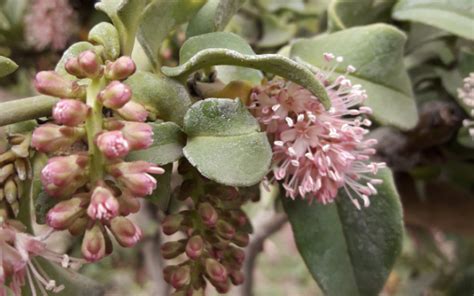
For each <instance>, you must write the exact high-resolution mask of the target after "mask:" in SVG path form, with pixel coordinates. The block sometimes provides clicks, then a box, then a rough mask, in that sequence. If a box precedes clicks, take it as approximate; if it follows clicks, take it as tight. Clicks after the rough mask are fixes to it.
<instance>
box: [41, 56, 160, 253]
mask: <svg viewBox="0 0 474 296" xmlns="http://www.w3.org/2000/svg"><path fill="white" fill-rule="evenodd" d="M65 69H66V71H68V72H69V74H71V75H74V76H76V77H77V78H89V79H90V83H89V84H88V85H84V84H83V82H84V80H82V81H81V82H79V80H77V81H70V80H68V79H66V78H64V77H62V76H61V75H60V74H58V73H56V72H53V71H46V72H40V73H38V74H37V76H36V88H37V89H38V91H40V92H42V93H43V94H47V95H52V96H57V97H61V98H62V99H61V100H60V101H59V102H58V103H57V104H56V105H55V107H54V109H53V119H54V123H46V124H43V125H41V126H40V127H38V128H37V129H36V130H35V131H34V132H33V136H32V146H33V147H35V148H36V149H37V150H38V151H41V152H45V153H49V154H52V155H54V154H58V153H60V154H61V156H54V157H52V158H51V159H49V161H48V163H47V165H46V166H45V167H44V168H43V170H42V172H41V181H42V184H43V188H44V190H45V192H46V193H47V194H48V195H49V196H50V197H51V198H58V199H60V200H61V201H59V202H58V203H57V204H56V205H55V206H54V207H53V208H52V209H51V210H50V211H49V212H48V214H47V219H46V220H47V224H48V225H49V226H50V227H52V228H54V229H56V230H66V229H67V230H69V232H70V233H71V234H73V235H82V234H84V239H83V243H82V253H83V255H84V257H85V259H87V260H88V261H91V262H92V261H97V260H100V259H101V258H103V257H104V256H105V255H107V254H109V253H110V252H111V249H110V246H111V244H110V242H109V240H110V239H109V234H112V235H113V236H114V237H115V238H116V240H117V242H118V243H119V244H120V245H122V246H124V247H131V246H133V245H135V244H136V243H137V242H138V241H139V239H140V238H141V235H142V232H141V230H140V228H139V227H138V226H136V225H135V224H134V223H133V222H132V221H131V220H129V219H128V218H125V216H127V215H129V214H130V213H135V212H137V211H138V210H139V208H140V204H139V202H138V200H137V199H136V198H137V197H145V196H147V195H149V194H151V193H152V192H153V190H154V189H155V188H156V186H157V182H156V180H155V178H154V177H153V176H152V175H155V174H162V173H163V172H164V170H163V169H162V168H160V167H158V166H156V165H154V164H152V163H148V162H145V161H137V162H126V161H125V160H124V158H125V157H126V156H127V154H128V153H129V152H130V151H133V150H139V149H146V148H148V147H149V146H150V145H151V144H152V143H153V131H152V129H151V127H150V126H149V125H148V124H147V123H145V122H144V121H145V120H146V118H147V111H146V110H145V108H144V107H143V106H142V105H140V104H139V103H135V102H132V101H131V98H132V92H131V89H130V88H129V87H128V86H127V85H126V84H124V83H123V82H121V81H122V80H124V79H126V78H127V77H129V76H130V75H132V74H133V73H134V72H135V64H134V62H133V61H132V59H131V58H129V57H120V58H119V59H117V60H115V61H106V62H105V63H104V62H102V57H101V56H100V55H99V54H97V53H96V52H94V51H92V50H87V51H84V52H82V53H81V54H80V55H79V56H77V57H73V58H70V59H69V60H68V61H66V63H65ZM104 114H106V115H104ZM86 149H87V151H86ZM71 150H72V151H74V153H70V151H71Z"/></svg>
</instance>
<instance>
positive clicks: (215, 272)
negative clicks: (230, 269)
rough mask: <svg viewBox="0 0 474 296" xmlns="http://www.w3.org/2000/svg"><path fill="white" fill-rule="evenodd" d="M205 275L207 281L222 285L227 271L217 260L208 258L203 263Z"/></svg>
mask: <svg viewBox="0 0 474 296" xmlns="http://www.w3.org/2000/svg"><path fill="white" fill-rule="evenodd" d="M204 268H205V271H206V275H207V276H208V277H209V279H210V280H211V281H213V282H216V283H223V282H226V281H227V269H226V268H225V267H224V265H222V264H220V263H219V262H218V261H217V260H215V259H212V258H208V259H206V261H205V263H204Z"/></svg>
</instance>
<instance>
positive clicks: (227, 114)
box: [184, 99, 272, 186]
mask: <svg viewBox="0 0 474 296" xmlns="http://www.w3.org/2000/svg"><path fill="white" fill-rule="evenodd" d="M259 129H260V128H259V125H258V122H257V121H256V119H255V118H254V117H253V116H252V115H251V114H250V113H249V112H248V110H247V109H246V108H245V106H243V105H242V103H241V102H240V101H239V100H227V99H206V100H203V101H199V102H197V103H195V104H194V105H193V106H192V107H191V108H190V109H189V111H188V112H187V113H186V116H185V118H184V130H185V133H186V134H187V135H188V142H187V144H186V147H185V148H184V155H185V156H186V158H187V159H188V160H189V162H190V163H191V164H192V165H194V166H195V167H196V168H197V169H198V170H199V172H200V173H201V174H202V175H203V176H205V177H207V178H209V179H212V180H214V181H216V182H218V183H221V184H225V185H231V186H250V185H254V184H256V183H258V182H260V181H261V180H262V179H263V177H264V176H265V174H266V173H267V172H268V169H269V166H270V161H271V157H272V152H271V148H270V144H269V143H268V140H267V136H266V134H265V133H261V132H259Z"/></svg>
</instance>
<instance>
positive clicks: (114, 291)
mask: <svg viewBox="0 0 474 296" xmlns="http://www.w3.org/2000/svg"><path fill="white" fill-rule="evenodd" d="M94 2H95V1H93V0H70V1H67V0H54V1H53V0H48V1H46V0H0V55H4V56H7V57H10V58H11V59H13V60H14V61H15V62H16V63H17V64H19V65H20V68H19V70H18V71H16V72H15V73H14V74H13V75H10V76H8V77H6V78H2V79H0V101H5V100H11V99H15V98H19V97H24V96H31V95H34V94H35V91H34V89H33V87H32V84H31V81H32V78H33V75H34V74H35V73H36V72H37V71H39V70H44V69H51V68H53V67H54V65H55V64H56V63H57V61H58V60H59V59H60V57H61V55H62V51H63V50H64V49H65V48H67V46H68V45H70V44H72V43H74V42H77V41H80V40H84V39H86V37H87V32H88V30H89V29H90V28H91V27H92V26H93V25H95V24H97V23H98V22H100V21H104V20H106V19H107V18H106V16H105V15H104V14H103V13H101V12H99V11H96V10H95V9H94ZM376 22H385V23H388V24H392V25H395V26H397V27H398V28H399V29H401V30H403V31H404V32H405V33H406V35H407V38H408V40H407V43H406V47H405V56H404V64H405V67H406V68H407V70H408V72H409V76H410V78H411V83H412V89H413V91H414V97H415V99H416V103H417V107H418V112H419V115H420V121H419V123H418V125H417V126H416V127H415V128H414V129H412V130H409V131H401V130H398V129H396V128H394V127H390V126H375V128H374V131H373V133H372V135H373V136H374V137H376V138H378V139H379V140H380V143H379V147H378V151H379V152H378V157H379V158H381V159H382V160H384V161H387V162H388V164H389V165H390V167H391V168H392V169H393V170H394V172H395V176H396V181H397V187H398V190H399V192H400V194H401V197H402V202H403V206H404V216H405V225H406V235H405V239H404V245H403V252H402V255H401V257H400V258H399V260H398V261H397V263H396V266H395V268H394V270H393V272H392V273H391V275H390V277H389V279H388V281H387V283H386V286H385V288H384V291H383V293H382V294H383V295H473V293H474V219H473V217H474V194H473V193H474V140H473V138H472V137H470V136H469V134H468V132H467V128H465V127H463V126H462V121H463V120H464V119H466V118H468V117H469V112H470V111H471V110H470V109H469V108H468V107H467V106H466V105H464V104H463V102H462V101H460V100H459V98H458V91H457V89H458V88H460V87H462V85H463V82H462V79H463V78H464V77H466V76H468V75H469V73H471V72H474V46H473V44H474V42H473V40H474V3H473V1H472V0H451V1H440V0H426V1H416V0H399V1H395V0H385V1H380V0H361V1H356V0H354V1H347V0H340V1H339V0H332V1H331V0H248V1H246V2H245V4H244V5H243V6H242V8H241V9H240V10H239V12H238V13H237V14H236V15H235V16H234V17H233V18H232V19H231V21H230V23H229V24H228V26H227V27H226V28H225V31H230V32H234V33H236V34H238V35H240V36H242V37H244V38H245V39H246V40H247V41H248V42H249V44H250V45H251V46H252V48H253V49H254V50H255V52H256V53H275V52H278V53H280V54H283V55H289V51H290V46H291V44H292V43H293V42H294V41H295V40H297V39H298V38H303V37H305V38H308V37H312V36H316V35H318V34H326V33H327V32H335V31H339V30H344V29H347V28H350V27H354V26H360V25H367V24H372V23H376ZM185 32H186V27H185V26H183V27H181V28H179V29H178V30H176V31H175V32H174V33H173V34H172V35H170V36H169V38H168V40H167V41H166V42H165V46H164V47H163V48H162V50H161V55H162V58H163V60H164V62H165V64H166V65H170V66H172V65H176V64H177V59H178V57H179V52H178V50H179V48H180V46H181V44H182V43H183V42H184V40H185ZM265 208H268V201H266V200H265V199H262V200H261V201H260V202H259V203H256V204H253V205H251V206H250V209H249V212H250V213H257V212H258V210H259V209H260V210H261V209H265ZM254 216H255V215H254ZM145 218H146V219H148V220H147V221H146V225H147V228H146V234H147V236H146V238H145V239H144V241H143V242H142V243H141V245H139V246H138V247H137V248H134V249H130V250H124V249H120V251H119V252H115V253H114V254H113V255H112V256H110V257H108V258H106V259H105V260H104V261H102V262H100V263H99V264H94V265H88V266H86V267H84V269H83V272H84V273H85V274H87V275H89V276H91V277H93V278H96V279H99V280H100V281H101V282H103V283H105V284H106V285H107V287H108V289H107V290H108V295H150V291H152V290H153V287H152V286H154V285H156V284H157V283H156V282H154V279H157V278H159V277H160V276H161V275H158V276H153V273H159V272H160V271H159V268H156V267H155V268H154V267H153V266H150V262H154V261H153V260H156V262H159V261H160V260H161V259H160V256H159V254H157V252H158V250H156V249H153V245H152V244H149V241H151V240H154V239H156V238H157V236H158V239H159V225H157V222H156V219H153V217H152V218H150V217H145ZM145 218H144V219H145ZM56 236H57V237H56ZM55 237H56V240H57V241H56V242H55V245H56V247H57V248H59V249H61V248H63V249H69V250H73V253H74V252H77V253H79V248H78V246H77V244H74V243H73V244H65V243H64V241H65V240H64V237H63V236H62V235H55ZM150 248H151V249H150ZM150 256H151V257H150ZM151 265H153V264H151ZM254 283H255V294H256V295H275V296H278V295H301V296H304V295H319V294H320V293H321V292H320V290H319V289H318V287H317V286H316V284H315V283H314V282H313V281H312V280H311V277H310V275H309V273H308V272H307V270H306V267H305V266H304V263H303V261H302V260H301V259H300V257H299V255H298V252H297V250H296V247H295V245H294V242H293V236H292V233H291V228H290V227H289V226H288V224H285V225H283V227H282V228H281V230H280V231H278V232H276V233H275V234H274V235H273V236H272V237H270V239H269V240H267V241H265V242H264V243H263V255H262V256H259V257H258V260H257V268H256V272H255V278H254ZM235 293H237V292H235Z"/></svg>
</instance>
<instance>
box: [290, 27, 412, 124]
mask: <svg viewBox="0 0 474 296" xmlns="http://www.w3.org/2000/svg"><path fill="white" fill-rule="evenodd" d="M405 41H406V37H405V35H404V34H403V33H402V32H401V31H399V30H398V29H396V28H395V27H392V26H389V25H384V24H376V25H370V26H363V27H355V28H351V29H347V30H343V31H339V32H336V33H332V34H327V35H323V36H319V37H316V38H314V39H306V40H300V41H297V42H295V43H294V45H293V46H292V48H291V56H292V57H294V58H298V59H302V60H303V61H305V62H308V63H310V64H311V65H313V66H316V67H318V68H322V67H324V66H327V62H326V61H325V60H324V58H323V53H325V52H331V53H333V54H335V55H338V56H342V57H344V63H340V64H339V65H338V66H337V67H336V68H335V75H341V74H345V72H346V67H347V65H349V64H350V65H353V66H355V67H356V68H357V71H356V72H355V73H353V74H349V75H348V76H349V78H350V79H351V80H352V82H353V84H361V85H362V87H363V88H364V89H365V90H366V91H367V94H368V99H367V100H366V102H365V105H367V106H369V107H371V108H372V110H373V117H374V119H375V120H376V121H378V122H379V123H382V124H388V125H394V126H396V127H399V128H401V129H410V128H413V127H414V126H415V125H416V123H417V121H418V112H417V108H416V103H415V100H414V99H413V94H412V90H411V83H410V79H409V77H408V74H407V71H406V69H405V68H404V66H403V60H402V58H403V48H404V45H405Z"/></svg>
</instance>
